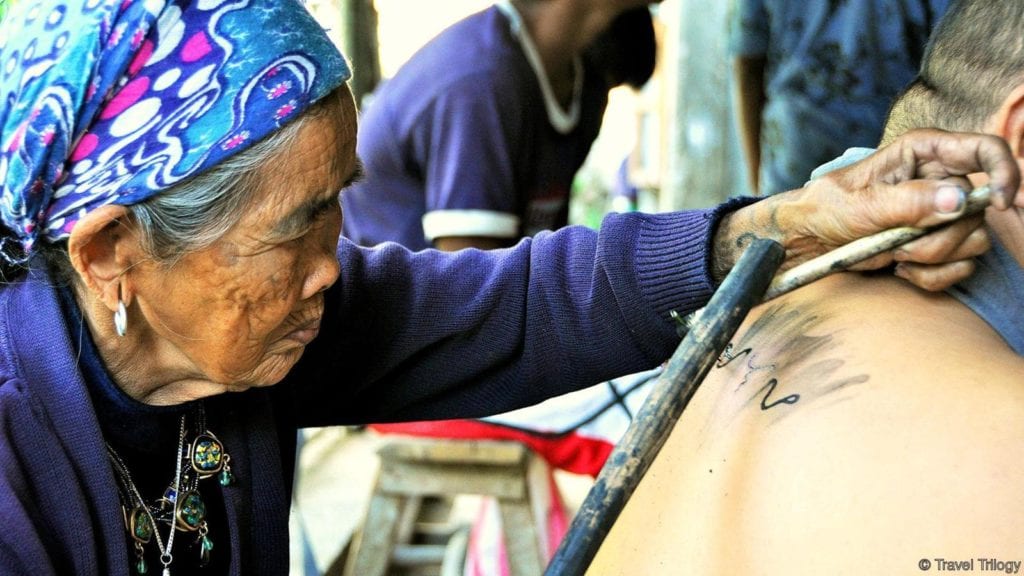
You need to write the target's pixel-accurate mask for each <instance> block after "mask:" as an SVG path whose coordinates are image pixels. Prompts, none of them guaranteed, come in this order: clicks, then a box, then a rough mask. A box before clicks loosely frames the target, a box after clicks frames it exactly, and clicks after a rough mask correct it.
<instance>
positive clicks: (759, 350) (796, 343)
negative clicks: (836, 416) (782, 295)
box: [715, 304, 870, 418]
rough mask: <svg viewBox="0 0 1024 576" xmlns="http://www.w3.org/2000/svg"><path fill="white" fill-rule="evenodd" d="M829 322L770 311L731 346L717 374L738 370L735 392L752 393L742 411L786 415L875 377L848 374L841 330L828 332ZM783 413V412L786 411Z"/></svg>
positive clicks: (792, 311) (794, 311) (796, 311)
mask: <svg viewBox="0 0 1024 576" xmlns="http://www.w3.org/2000/svg"><path fill="white" fill-rule="evenodd" d="M823 324H824V318H822V317H821V316H819V315H817V314H814V313H810V312H808V311H805V310H803V309H800V308H793V307H791V306H787V305H785V304H780V305H775V306H772V307H771V308H769V309H768V310H766V311H765V313H764V314H762V315H761V317H759V318H758V319H757V320H756V321H755V322H754V323H753V324H752V325H751V326H750V328H748V329H747V330H746V331H745V332H744V333H743V335H742V336H741V337H740V338H739V340H738V341H737V342H735V343H730V344H729V345H728V346H726V348H725V351H723V352H722V355H721V356H720V357H719V358H718V361H717V362H716V364H715V369H716V370H724V369H727V368H728V369H729V370H733V371H734V372H735V374H736V376H737V379H738V383H737V384H736V386H735V388H734V390H733V392H734V393H737V394H747V398H746V400H745V401H744V402H743V403H742V405H741V406H740V408H739V409H738V411H739V410H742V409H745V408H746V407H748V406H751V405H757V406H759V407H760V410H761V411H762V412H768V411H772V412H773V413H776V414H778V415H779V417H780V418H781V417H784V416H785V415H786V414H788V413H789V411H788V410H782V409H783V408H785V407H794V406H796V405H797V404H803V403H807V402H812V401H814V400H818V399H821V398H824V397H826V396H829V395H832V394H833V393H835V392H838V391H840V390H844V389H846V388H849V387H851V386H854V385H857V384H863V383H864V382H867V381H868V380H869V378H870V376H869V375H867V374H855V375H849V374H844V373H843V371H842V369H843V367H844V366H845V361H844V360H843V359H842V358H841V357H839V354H840V351H841V350H840V343H839V342H838V341H837V339H836V336H837V332H836V331H832V332H825V331H823V329H822V326H823ZM780 410H781V412H780Z"/></svg>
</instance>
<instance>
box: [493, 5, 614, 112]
mask: <svg viewBox="0 0 1024 576" xmlns="http://www.w3.org/2000/svg"><path fill="white" fill-rule="evenodd" d="M512 4H513V5H514V6H515V8H516V10H517V11H518V12H519V14H520V16H521V17H522V19H523V25H524V26H525V27H526V30H527V32H528V33H529V34H530V38H531V39H532V40H533V43H534V45H535V46H536V47H537V52H538V55H539V56H540V60H541V63H542V64H543V66H544V71H545V74H546V75H547V77H548V82H549V83H550V84H551V88H552V90H553V91H554V93H555V96H556V98H557V99H558V101H559V102H560V103H561V104H562V105H563V106H564V105H567V104H568V103H569V102H570V101H571V100H572V95H573V85H574V81H575V78H574V64H573V62H574V61H575V59H576V58H577V57H579V56H581V55H582V54H583V52H584V51H585V50H586V49H587V47H588V46H590V44H591V43H593V41H594V40H595V39H596V38H597V37H598V36H599V35H600V34H601V32H603V31H604V30H605V29H606V28H607V27H608V25H609V24H611V21H612V20H613V19H614V18H615V17H616V16H617V15H618V10H617V9H615V8H612V7H609V6H606V3H605V2H593V1H592V0H540V1H522V0H513V1H512Z"/></svg>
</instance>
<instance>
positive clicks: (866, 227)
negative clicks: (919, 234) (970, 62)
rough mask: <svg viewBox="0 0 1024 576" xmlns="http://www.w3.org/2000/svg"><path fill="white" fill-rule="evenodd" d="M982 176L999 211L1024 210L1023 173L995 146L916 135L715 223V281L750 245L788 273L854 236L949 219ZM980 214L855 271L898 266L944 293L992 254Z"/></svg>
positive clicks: (985, 139) (936, 133) (984, 140)
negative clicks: (774, 250)
mask: <svg viewBox="0 0 1024 576" xmlns="http://www.w3.org/2000/svg"><path fill="white" fill-rule="evenodd" d="M976 172H986V173H987V174H988V176H989V179H990V186H991V187H992V191H993V195H992V203H993V205H994V206H995V207H996V208H997V209H1007V208H1009V207H1010V206H1012V205H1016V206H1018V207H1024V194H1020V193H1018V187H1019V184H1020V172H1019V169H1018V167H1017V163H1016V162H1015V161H1014V159H1013V156H1012V153H1011V151H1010V148H1009V146H1007V145H1006V142H1004V141H1003V140H1002V139H1000V138H996V137H994V136H987V135H982V134H960V133H952V132H943V131H940V130H915V131H911V132H908V133H906V134H905V135H903V136H902V137H900V138H899V139H897V140H895V141H894V142H893V143H892V144H890V145H888V146H886V147H884V148H882V149H880V150H879V151H878V152H876V153H875V154H872V155H871V156H869V157H868V158H866V159H864V160H862V161H860V162H858V163H856V164H853V165H852V166H849V167H847V168H843V169H840V170H836V171H834V172H831V173H829V174H827V175H825V176H823V177H821V178H819V179H817V180H814V181H813V182H811V183H809V184H808V185H807V186H806V187H804V188H801V189H799V190H794V191H792V192H787V193H785V194H780V195H777V196H772V197H770V198H767V199H765V200H764V201H761V202H757V203H755V204H753V205H750V206H747V207H745V208H742V209H740V210H738V211H736V212H734V213H733V214H730V215H729V216H726V217H725V218H723V219H722V221H721V222H720V224H719V227H718V231H717V232H716V235H715V240H714V255H713V262H714V270H713V274H714V275H715V278H716V279H718V280H721V279H722V278H724V277H725V274H726V273H727V272H728V270H729V269H730V268H731V267H732V265H733V264H734V263H735V261H736V259H737V258H738V257H739V255H740V254H742V252H743V249H744V248H745V247H746V245H747V244H748V243H749V242H750V240H751V239H752V238H753V237H755V236H758V237H763V238H771V239H773V240H776V241H777V242H779V243H781V244H782V245H783V246H784V247H785V248H786V261H785V263H784V264H783V265H782V269H783V270H785V269H788V268H792V267H793V266H796V265H798V264H800V263H802V262H805V261H807V260H809V259H811V258H814V257H816V256H820V255H821V254H824V253H825V252H828V251H830V250H833V249H835V248H838V247H839V246H842V245H844V244H847V243H849V242H851V241H853V240H856V239H858V238H862V237H864V236H869V235H871V234H874V233H877V232H881V231H883V230H887V229H889V228H894V227H897V226H918V227H927V226H934V225H936V224H940V223H942V222H946V221H949V220H953V219H956V218H957V217H959V216H960V214H961V213H962V211H963V209H964V206H965V200H966V198H965V194H966V192H965V190H967V189H969V188H970V184H969V182H968V181H967V179H966V176H967V175H968V174H971V173H976ZM989 245H990V244H989V239H988V236H987V234H986V232H985V229H984V228H983V227H982V216H980V215H979V216H976V217H971V218H965V219H964V220H962V221H960V222H957V223H954V224H952V225H950V226H947V227H945V228H943V229H942V230H939V231H936V232H933V233H932V234H929V235H928V236H925V237H923V238H920V239H918V240H916V241H914V242H911V243H910V244H907V245H906V246H904V247H902V248H900V249H897V250H895V251H893V252H889V253H885V254H882V255H879V256H878V257H875V258H872V259H870V260H868V261H865V262H863V263H861V264H859V265H858V266H857V267H856V269H858V270H872V269H877V268H882V267H884V266H887V265H889V264H891V263H893V262H896V263H897V267H896V274H897V275H898V276H901V277H903V278H905V279H907V280H909V281H910V282H913V283H914V284H916V285H917V286H919V287H921V288H924V289H926V290H941V289H943V288H946V287H948V286H950V285H952V284H955V283H956V282H958V281H960V280H962V279H964V278H966V277H967V276H969V275H970V274H971V273H972V272H973V271H974V262H973V260H972V259H973V258H974V257H975V256H978V255H980V254H982V253H984V252H985V251H986V250H988V248H989Z"/></svg>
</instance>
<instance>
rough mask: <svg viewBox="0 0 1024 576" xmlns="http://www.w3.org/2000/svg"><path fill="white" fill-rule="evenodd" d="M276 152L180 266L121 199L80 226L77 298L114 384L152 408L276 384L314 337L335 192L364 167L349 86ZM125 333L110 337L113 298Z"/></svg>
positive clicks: (329, 272)
mask: <svg viewBox="0 0 1024 576" xmlns="http://www.w3.org/2000/svg"><path fill="white" fill-rule="evenodd" d="M335 108H337V110H335V111H334V112H333V113H331V114H327V115H324V116H321V117H317V118H315V119H313V121H312V122H310V123H309V124H308V125H306V126H304V127H303V128H302V129H301V130H300V131H299V133H298V137H297V138H296V140H295V142H294V144H293V145H292V146H291V147H290V149H288V150H286V151H285V152H284V153H282V154H281V156H280V160H279V161H276V162H273V163H272V164H271V165H268V166H266V167H265V168H263V175H262V176H263V177H262V178H261V183H260V185H259V186H258V189H257V190H256V191H255V196H254V198H253V201H252V203H251V206H250V209H249V210H247V211H246V212H245V213H244V215H243V216H242V218H241V219H240V220H239V221H238V223H237V224H235V225H234V226H232V227H231V228H230V229H229V230H228V232H227V233H226V234H225V235H224V236H223V237H222V238H220V239H219V240H217V241H216V242H214V243H213V245H211V246H210V247H208V248H205V249H202V250H199V251H196V252H191V253H188V254H185V255H183V256H182V257H181V258H179V259H177V260H176V261H174V262H170V263H168V262H157V261H155V260H153V259H152V258H150V257H149V256H148V255H147V254H146V253H145V252H144V251H143V249H142V247H141V245H140V243H139V241H138V239H137V234H136V232H135V229H134V227H133V225H132V223H131V221H130V220H129V219H127V218H124V216H125V210H124V208H123V207H120V206H107V207H103V208H100V209H98V210H96V211H94V212H92V213H90V214H88V215H87V217H86V218H85V219H84V220H83V221H82V222H80V223H79V224H78V225H77V226H76V228H75V229H74V231H73V232H72V238H71V239H70V241H69V252H70V254H71V256H72V263H73V265H74V266H75V268H76V270H77V271H78V272H79V275H80V278H81V282H79V283H78V290H77V291H76V294H77V297H78V299H79V302H80V304H81V305H82V307H83V309H85V310H86V318H87V321H88V323H89V327H90V330H91V331H92V334H93V336H94V338H95V339H96V341H97V345H98V347H99V350H100V354H101V355H102V357H103V359H104V361H105V363H106V365H107V368H108V369H109V370H110V373H111V375H112V376H113V378H114V381H115V382H117V384H118V385H119V386H120V387H121V388H122V389H124V390H125V391H126V392H127V393H128V394H129V395H131V396H133V397H135V398H136V399H138V400H140V401H142V402H146V403H150V404H176V403H181V402H186V401H189V400H193V399H197V398H202V397H205V396H210V395H213V394H218V393H221V392H225V391H239V390H244V389H247V388H250V387H253V386H269V385H272V384H275V383H277V382H279V381H280V380H281V379H283V378H284V376H285V375H286V374H287V373H288V371H289V370H290V369H291V368H292V366H293V365H294V364H295V363H296V362H297V361H298V359H299V358H300V356H301V355H302V352H303V350H304V349H305V346H306V345H307V344H309V342H311V341H312V340H313V338H315V337H316V335H317V331H318V329H319V325H320V319H321V315H322V313H323V291H324V290H325V289H326V288H327V287H329V286H330V285H331V284H333V283H334V282H335V280H337V278H338V274H339V264H338V261H337V257H336V248H337V241H338V235H339V233H340V229H341V208H340V206H339V203H338V191H339V190H341V189H343V188H344V187H345V186H346V185H347V184H348V183H350V181H351V180H352V179H353V177H354V176H355V175H356V174H357V172H358V162H357V160H356V154H355V142H356V138H355V133H356V121H355V106H354V104H353V102H352V97H351V94H350V93H349V92H348V90H347V89H345V90H344V95H343V98H341V104H340V105H339V106H336V107H335ZM119 292H120V297H121V298H122V299H123V300H124V302H125V304H126V306H128V333H127V335H126V336H124V337H119V336H117V335H115V334H114V333H113V322H111V321H110V318H111V315H112V314H113V311H114V310H116V306H117V298H118V294H119Z"/></svg>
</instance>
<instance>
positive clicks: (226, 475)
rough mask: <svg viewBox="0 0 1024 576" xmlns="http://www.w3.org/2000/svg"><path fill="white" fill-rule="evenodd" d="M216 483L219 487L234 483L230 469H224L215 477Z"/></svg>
mask: <svg viewBox="0 0 1024 576" xmlns="http://www.w3.org/2000/svg"><path fill="white" fill-rule="evenodd" d="M217 481H218V482H220V485H221V486H230V485H232V484H234V483H235V475H234V474H232V473H231V469H230V468H227V467H225V468H224V469H223V470H221V471H220V474H219V475H217Z"/></svg>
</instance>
